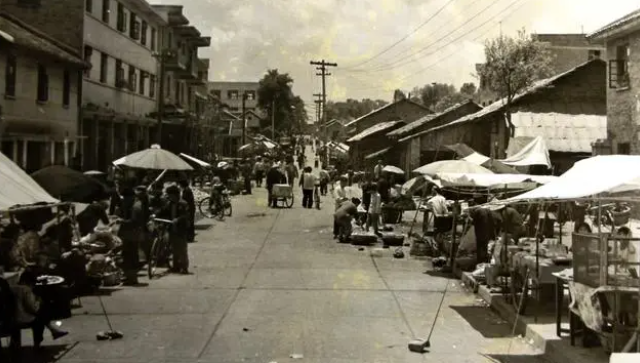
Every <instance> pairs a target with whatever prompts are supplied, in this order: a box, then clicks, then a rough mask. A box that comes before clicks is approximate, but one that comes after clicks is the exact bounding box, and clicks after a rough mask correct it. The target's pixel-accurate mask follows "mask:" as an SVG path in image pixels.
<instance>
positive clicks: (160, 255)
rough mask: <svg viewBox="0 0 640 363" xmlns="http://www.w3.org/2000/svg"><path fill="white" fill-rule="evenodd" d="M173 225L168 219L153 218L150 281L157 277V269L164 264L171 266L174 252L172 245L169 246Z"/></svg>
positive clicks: (148, 270)
mask: <svg viewBox="0 0 640 363" xmlns="http://www.w3.org/2000/svg"><path fill="white" fill-rule="evenodd" d="M172 224H173V222H172V221H170V220H168V219H161V218H155V217H153V218H152V225H153V236H154V237H153V243H152V244H151V250H150V252H149V258H148V260H149V261H147V274H148V275H149V280H152V279H153V277H154V276H155V273H156V267H158V266H159V265H163V264H165V265H166V266H169V261H170V259H171V254H172V252H171V245H170V244H169V238H168V232H169V231H168V230H169V227H170V226H171V225H172Z"/></svg>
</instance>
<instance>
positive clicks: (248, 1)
mask: <svg viewBox="0 0 640 363" xmlns="http://www.w3.org/2000/svg"><path fill="white" fill-rule="evenodd" d="M151 2H152V3H165V4H179V3H181V4H183V5H184V7H185V14H186V15H187V17H188V18H189V19H190V20H191V23H192V24H193V25H195V26H197V27H198V28H199V29H200V30H201V32H202V34H203V35H208V36H211V38H212V39H211V47H210V48H208V49H201V50H200V54H199V55H200V57H203V58H210V59H211V70H210V74H209V78H210V80H216V81H219V80H228V81H255V80H258V79H259V78H260V77H261V76H262V75H263V74H264V72H265V71H266V69H268V68H277V69H278V70H279V71H281V72H287V73H289V74H290V75H291V76H292V77H293V79H294V81H295V83H294V92H296V93H297V94H299V95H300V96H301V97H302V98H303V99H304V100H305V101H306V102H307V103H308V104H311V105H313V102H312V100H313V96H312V94H313V93H318V92H319V90H320V82H319V77H316V76H315V69H314V68H313V67H312V66H310V65H309V61H310V60H320V59H326V60H328V61H332V62H336V63H338V65H339V67H338V68H336V69H332V70H331V73H332V76H330V77H329V78H328V79H327V91H328V94H329V99H331V100H343V99H346V98H357V99H360V98H364V97H370V98H381V99H385V100H389V99H390V98H391V97H392V94H393V90H394V89H396V88H400V89H402V90H405V91H410V90H411V89H412V88H413V87H414V86H421V85H424V84H427V83H431V82H447V83H453V84H455V85H456V86H459V85H461V84H462V83H463V82H469V81H475V78H474V77H473V75H472V74H473V73H474V64H475V63H478V62H481V61H482V60H483V41H484V39H486V38H488V37H493V36H496V35H498V34H499V33H500V31H501V30H502V32H503V33H505V34H515V33H516V32H517V30H518V29H522V28H524V29H526V31H527V32H535V33H580V32H581V31H584V32H586V33H589V32H592V31H594V30H596V29H597V28H599V27H601V26H603V25H606V24H607V23H609V22H611V21H613V20H615V19H616V18H619V17H621V16H623V15H625V14H627V13H629V12H631V11H633V10H636V9H637V8H639V7H640V5H639V4H638V1H637V0H608V1H605V0H155V1H153V0H151ZM436 13H437V15H435V14H436ZM430 18H432V19H431V20H429V21H428V22H427V20H428V19H430ZM425 22H426V24H425V25H423V26H422V27H421V28H420V29H419V30H418V31H417V32H414V30H415V29H416V28H418V27H419V26H420V25H421V24H423V23H425ZM407 36H408V38H407V39H405V40H403V41H401V42H400V43H398V44H397V45H396V46H395V47H392V48H391V49H389V50H388V51H386V52H384V53H383V54H381V55H378V54H379V53H380V52H382V51H384V50H385V49H387V48H389V47H390V46H391V45H392V44H394V43H396V42H398V41H400V40H401V39H402V38H405V37H407ZM372 57H375V58H373V59H372Z"/></svg>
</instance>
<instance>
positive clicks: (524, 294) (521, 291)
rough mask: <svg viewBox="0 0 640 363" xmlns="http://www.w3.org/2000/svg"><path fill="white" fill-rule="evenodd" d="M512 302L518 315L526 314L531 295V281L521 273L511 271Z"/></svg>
mask: <svg viewBox="0 0 640 363" xmlns="http://www.w3.org/2000/svg"><path fill="white" fill-rule="evenodd" d="M509 286H510V290H511V304H512V305H513V308H514V310H515V311H516V313H517V314H518V315H524V312H525V311H526V309H527V300H528V297H529V290H530V287H529V282H528V281H525V279H524V277H522V276H521V275H520V274H519V273H516V272H511V283H510V284H509Z"/></svg>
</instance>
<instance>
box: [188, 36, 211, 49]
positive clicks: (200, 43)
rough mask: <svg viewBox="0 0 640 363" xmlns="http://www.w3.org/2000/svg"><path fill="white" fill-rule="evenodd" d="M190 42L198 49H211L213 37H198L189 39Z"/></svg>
mask: <svg viewBox="0 0 640 363" xmlns="http://www.w3.org/2000/svg"><path fill="white" fill-rule="evenodd" d="M189 42H190V43H191V44H193V45H195V46H196V47H202V48H204V47H210V46H211V37H197V38H192V39H189Z"/></svg>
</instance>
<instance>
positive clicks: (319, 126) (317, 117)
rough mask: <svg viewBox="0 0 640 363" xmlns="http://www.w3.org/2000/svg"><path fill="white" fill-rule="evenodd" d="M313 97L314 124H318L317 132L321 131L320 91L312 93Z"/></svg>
mask: <svg viewBox="0 0 640 363" xmlns="http://www.w3.org/2000/svg"><path fill="white" fill-rule="evenodd" d="M313 97H315V98H316V100H315V101H314V102H315V104H316V124H317V126H318V132H322V123H321V119H322V93H314V94H313Z"/></svg>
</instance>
